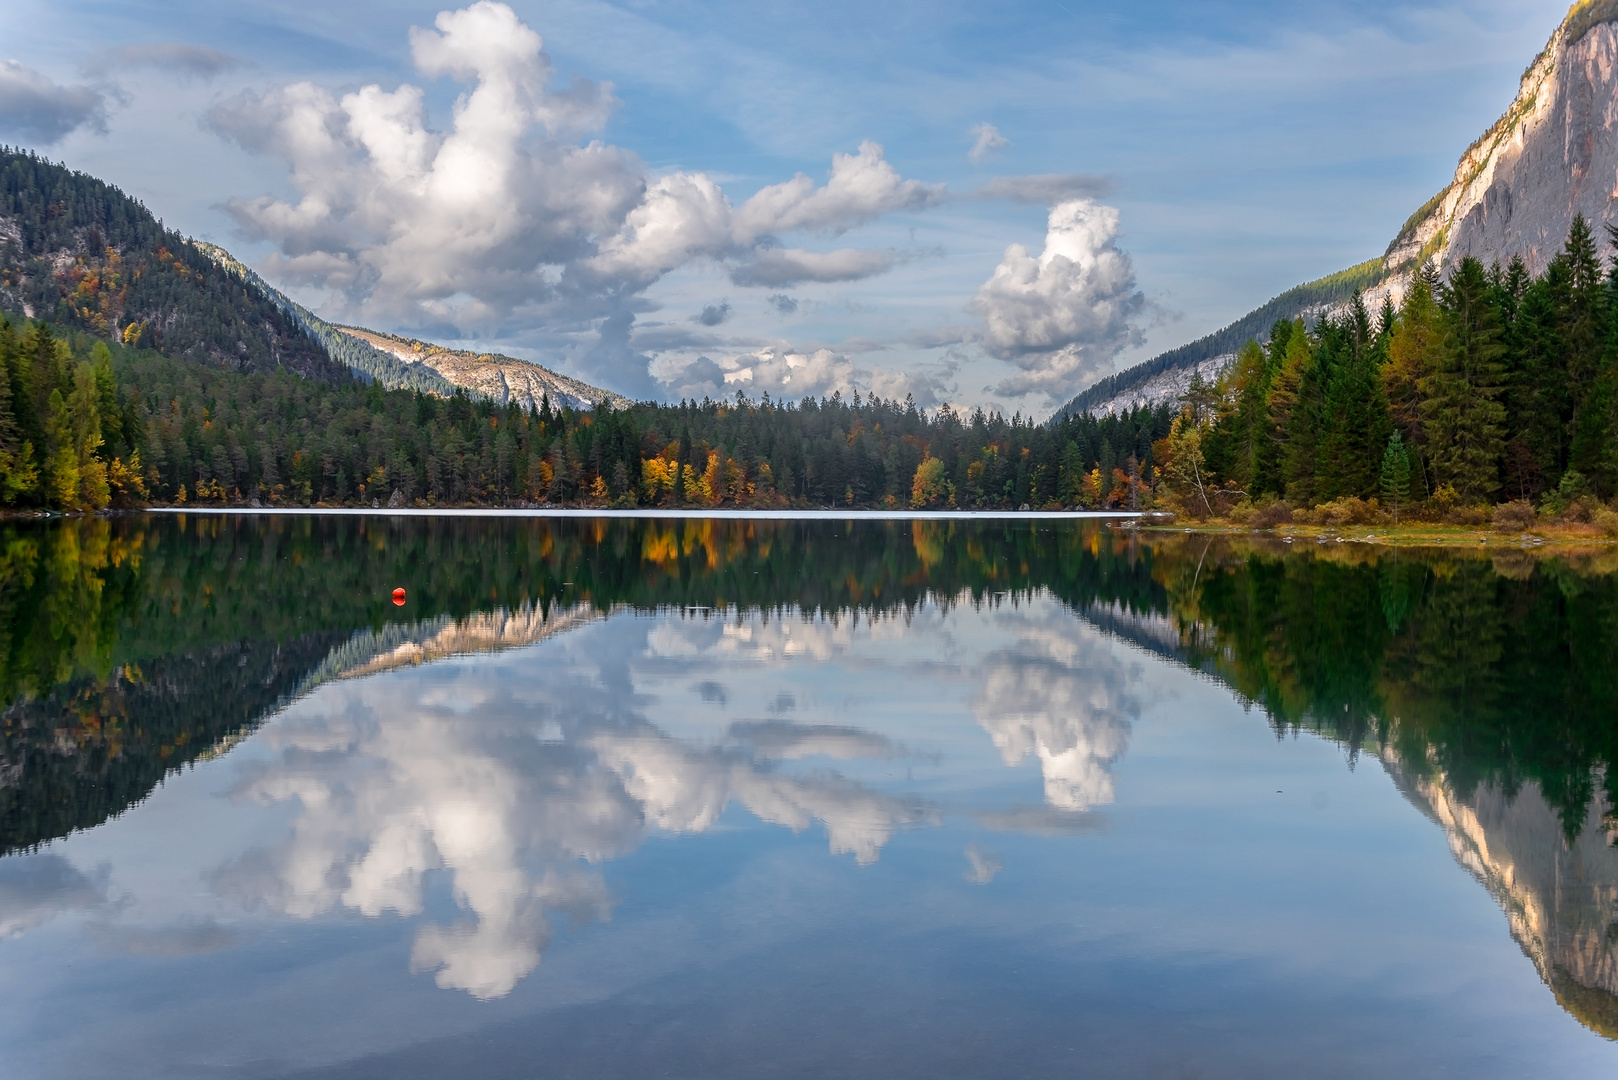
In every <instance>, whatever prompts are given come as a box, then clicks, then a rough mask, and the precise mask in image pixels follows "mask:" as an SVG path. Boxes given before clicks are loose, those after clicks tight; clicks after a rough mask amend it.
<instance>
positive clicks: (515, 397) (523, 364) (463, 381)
mask: <svg viewBox="0 0 1618 1080" xmlns="http://www.w3.org/2000/svg"><path fill="white" fill-rule="evenodd" d="M332 329H333V330H334V331H335V332H336V333H338V334H339V335H341V336H342V337H344V338H346V339H347V340H349V341H351V342H354V343H356V344H358V345H360V346H363V347H364V348H367V349H370V350H372V351H374V352H377V353H380V354H381V355H383V356H386V357H389V358H390V359H393V360H394V361H395V362H397V363H400V364H403V365H405V366H406V367H410V368H413V369H415V370H423V371H431V372H433V373H434V374H436V375H437V376H438V377H440V378H441V379H443V380H445V381H446V382H448V383H451V384H453V385H455V386H461V387H465V388H466V389H467V390H468V391H470V392H471V393H472V394H474V395H475V396H482V397H486V398H489V399H490V400H491V401H493V402H495V403H496V404H498V405H505V404H507V403H508V402H513V401H514V402H516V403H517V404H518V405H521V406H522V407H523V408H525V409H527V408H536V409H537V408H538V407H539V403H540V400H541V399H542V398H543V397H545V396H547V395H548V396H549V397H550V400H551V404H552V405H558V406H560V405H570V406H572V407H573V408H575V409H593V408H595V406H596V404H597V403H598V402H600V401H603V400H605V401H609V402H611V403H612V405H613V407H614V408H618V409H622V408H627V407H628V406H629V405H630V404H632V403H631V402H630V400H629V399H628V398H626V397H624V396H623V395H622V394H614V393H612V392H611V391H609V390H602V389H601V388H599V387H595V386H591V385H590V384H589V383H585V382H580V381H579V380H578V379H570V378H568V377H567V376H566V375H559V374H557V373H556V372H554V371H552V370H551V369H550V368H547V367H542V366H541V365H539V364H535V363H532V362H531V361H528V360H519V359H517V358H516V357H514V356H502V355H501V354H500V353H479V352H472V351H469V350H466V349H450V348H446V347H444V346H442V345H434V344H432V343H431V342H426V341H417V340H416V339H414V338H404V337H398V336H396V335H394V334H384V333H381V332H379V331H376V330H366V329H364V328H363V327H358V326H333V327H332ZM333 355H335V353H334V354H333Z"/></svg>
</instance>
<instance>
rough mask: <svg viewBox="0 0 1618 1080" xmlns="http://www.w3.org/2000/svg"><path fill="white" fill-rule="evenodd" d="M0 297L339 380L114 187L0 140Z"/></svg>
mask: <svg viewBox="0 0 1618 1080" xmlns="http://www.w3.org/2000/svg"><path fill="white" fill-rule="evenodd" d="M0 307H3V308H5V309H7V310H10V311H16V312H21V313H22V314H23V315H24V316H26V317H29V318H38V319H44V320H47V321H50V322H54V323H58V324H60V325H64V326H70V327H76V328H81V329H85V330H90V331H92V332H94V333H97V334H102V335H106V336H111V337H117V338H119V339H121V340H123V341H126V342H128V343H131V344H141V345H147V346H150V347H152V348H154V349H156V350H158V351H159V352H161V353H164V354H166V355H168V356H174V357H181V358H184V359H188V360H195V361H198V362H201V363H207V364H214V365H218V366H223V367H230V368H236V369H240V370H250V371H263V370H272V369H274V368H276V367H286V368H290V369H291V370H293V371H296V372H299V373H300V374H303V375H308V376H312V377H315V378H343V377H346V372H345V371H344V369H343V368H342V367H341V366H340V365H338V364H336V363H333V362H332V360H331V359H330V357H328V356H327V355H326V352H325V350H323V349H322V348H321V347H320V345H319V344H318V343H316V342H315V341H314V340H313V339H312V338H311V337H310V336H309V335H308V334H307V333H306V332H305V331H304V330H303V329H302V328H301V327H299V326H298V324H297V323H296V322H295V321H293V320H292V319H291V318H289V317H288V316H287V314H286V313H285V312H283V311H282V310H280V309H279V308H278V307H277V306H276V305H275V304H273V303H271V302H270V301H269V300H268V299H267V298H266V297H265V296H264V295H263V294H261V293H259V292H258V291H256V290H254V289H251V288H248V287H246V285H245V284H244V283H243V282H242V281H240V280H237V279H235V278H233V277H232V276H231V275H230V274H228V273H226V272H225V271H224V270H223V269H221V268H220V267H219V266H218V265H216V264H215V263H214V262H213V261H212V260H210V259H208V258H207V257H206V256H205V255H204V254H203V253H202V252H201V251H200V250H198V249H197V248H195V247H193V246H192V245H191V243H190V242H189V241H188V240H186V239H185V238H184V237H182V236H181V235H180V234H179V233H176V232H174V231H173V230H171V229H166V228H164V227H163V224H162V222H160V221H158V220H157V219H156V218H155V217H153V216H152V213H151V211H149V210H147V209H146V207H144V206H142V205H141V204H140V203H139V202H137V201H135V200H134V199H131V198H130V197H129V196H127V195H125V194H124V193H123V192H122V191H119V190H118V189H117V188H115V187H113V186H111V185H110V184H106V183H104V182H102V181H100V180H97V179H96V178H95V177H92V176H86V175H85V174H84V173H79V172H73V171H72V170H70V169H68V168H66V167H64V166H62V165H57V164H53V163H51V162H49V161H46V160H44V159H42V158H39V157H37V156H35V155H33V154H31V153H24V152H22V151H18V150H12V149H10V148H0Z"/></svg>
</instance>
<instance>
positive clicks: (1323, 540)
mask: <svg viewBox="0 0 1618 1080" xmlns="http://www.w3.org/2000/svg"><path fill="white" fill-rule="evenodd" d="M1139 528H1140V531H1141V532H1143V533H1157V534H1170V533H1191V534H1193V535H1202V536H1232V537H1252V538H1261V539H1266V540H1273V541H1276V542H1278V543H1291V544H1320V545H1325V544H1332V543H1344V544H1371V545H1373V546H1379V547H1390V548H1396V547H1406V548H1416V547H1423V548H1452V549H1453V548H1459V549H1467V548H1470V549H1472V550H1476V549H1478V548H1480V547H1487V548H1511V549H1512V550H1516V551H1538V550H1542V549H1555V550H1558V551H1565V550H1567V549H1568V548H1581V547H1582V548H1592V547H1594V548H1608V547H1612V546H1614V545H1618V537H1611V536H1606V535H1604V534H1602V533H1600V532H1599V531H1596V530H1594V527H1593V526H1580V525H1563V524H1553V525H1548V526H1545V527H1541V528H1538V529H1535V530H1533V531H1529V532H1519V533H1502V532H1498V531H1496V530H1494V529H1493V528H1490V527H1488V526H1479V525H1440V524H1435V523H1432V522H1425V521H1424V522H1417V523H1413V524H1407V525H1345V526H1337V525H1303V524H1298V525H1287V526H1282V527H1276V528H1269V529H1256V528H1251V527H1248V526H1243V525H1232V524H1228V523H1225V524H1215V523H1211V522H1204V523H1202V524H1199V525H1179V524H1175V525H1141V526H1139Z"/></svg>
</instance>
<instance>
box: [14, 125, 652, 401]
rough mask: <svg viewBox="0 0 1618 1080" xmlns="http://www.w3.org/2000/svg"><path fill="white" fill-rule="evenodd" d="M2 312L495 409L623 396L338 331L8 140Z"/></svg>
mask: <svg viewBox="0 0 1618 1080" xmlns="http://www.w3.org/2000/svg"><path fill="white" fill-rule="evenodd" d="M0 310H4V311H10V312H16V313H20V314H22V315H23V317H25V318H29V319H39V320H42V321H45V322H50V323H53V324H56V325H58V326H63V327H69V328H72V329H76V330H86V331H89V332H91V333H93V334H96V335H99V336H102V337H107V338H111V339H113V340H116V341H120V342H122V343H123V344H125V345H131V346H137V347H144V348H151V349H154V350H156V351H157V352H160V353H162V354H163V355H165V356H170V357H174V358H177V359H183V360H192V361H196V362H198V363H203V364H208V365H211V366H214V367H222V368H228V369H231V370H237V371H248V372H269V371H273V370H275V369H276V368H286V369H288V370H290V371H294V372H297V373H298V374H300V375H303V376H306V377H308V378H313V379H320V380H324V381H341V380H343V379H346V378H348V377H349V376H350V374H352V375H353V376H354V377H357V378H359V379H360V380H361V381H363V382H377V383H381V384H382V385H383V386H386V387H388V388H390V389H401V388H402V389H410V390H420V391H422V392H424V393H430V394H437V395H439V396H442V397H448V396H450V395H452V394H454V393H455V390H456V388H457V387H460V388H464V389H466V390H467V391H468V392H469V393H470V394H471V395H472V396H473V397H487V398H489V399H491V400H492V401H494V402H495V403H497V404H501V405H504V404H507V403H508V402H513V401H514V402H516V403H517V404H519V405H521V406H522V407H523V408H528V407H529V406H535V407H537V406H538V405H539V403H540V400H541V398H542V397H543V396H544V395H546V394H549V395H550V398H551V401H552V402H553V403H555V404H557V405H570V406H572V407H573V408H575V409H590V408H594V407H595V405H596V403H597V402H600V401H602V400H603V399H605V400H608V401H611V402H612V403H613V404H614V405H615V406H624V405H627V404H629V401H628V399H627V398H624V397H622V396H621V395H618V394H613V393H609V392H608V391H605V390H601V389H598V388H597V387H594V386H591V385H589V384H588V383H583V382H580V381H578V380H577V379H570V378H568V377H567V376H565V375H559V374H557V373H556V372H554V371H551V370H550V369H548V368H545V367H541V366H540V365H538V364H531V363H528V362H527V361H523V360H518V359H515V358H513V357H509V356H500V355H490V354H482V353H473V352H462V351H458V350H455V349H447V348H443V347H441V346H438V345H431V344H428V343H426V342H421V341H413V340H408V339H405V338H398V337H393V336H392V335H389V334H382V333H377V332H375V331H371V330H364V329H360V328H357V327H335V326H333V325H332V324H330V323H328V322H325V321H324V320H322V319H321V318H319V317H318V316H316V315H315V314H314V313H313V312H310V311H309V310H307V309H306V308H304V307H303V306H301V305H300V304H298V303H296V302H295V301H293V300H292V299H290V298H289V297H287V296H285V295H283V294H282V293H281V292H279V291H278V290H276V289H275V288H273V287H272V286H271V285H270V284H269V283H268V282H266V281H264V280H263V279H262V278H261V277H259V276H258V275H257V274H255V273H254V272H253V271H252V270H250V269H248V268H247V267H246V266H243V265H242V264H241V263H240V262H238V261H237V260H236V259H234V258H232V257H231V255H230V253H229V252H227V251H225V250H224V249H223V248H221V247H218V246H216V245H213V244H208V243H202V242H200V241H193V240H190V239H188V238H186V237H184V236H181V235H180V234H179V233H177V232H175V231H174V230H172V229H169V228H166V227H165V226H164V225H163V223H162V222H161V221H160V220H158V219H157V217H156V216H154V215H153V214H152V212H151V211H150V210H148V209H147V208H146V207H145V206H144V205H142V204H141V203H140V202H139V201H137V200H135V199H132V198H130V197H129V196H128V195H126V194H124V193H123V192H122V191H120V190H118V189H117V188H116V187H113V186H112V185H110V184H108V183H106V182H104V181H102V180H98V179H96V178H95V177H93V176H89V175H86V174H85V173H80V172H74V171H73V170H71V169H68V168H66V167H65V166H63V165H59V164H56V163H54V162H50V161H47V160H45V159H44V158H41V157H38V156H37V155H35V154H33V153H29V152H26V151H22V150H14V149H11V148H7V147H0Z"/></svg>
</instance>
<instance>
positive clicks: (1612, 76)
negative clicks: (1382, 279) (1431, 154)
mask: <svg viewBox="0 0 1618 1080" xmlns="http://www.w3.org/2000/svg"><path fill="white" fill-rule="evenodd" d="M1614 20H1618V0H1581V2H1580V3H1577V4H1575V5H1574V6H1573V8H1572V10H1571V11H1569V12H1568V16H1567V18H1566V19H1565V20H1564V21H1563V23H1562V25H1561V26H1560V27H1558V28H1557V30H1556V33H1554V34H1553V35H1551V40H1550V42H1549V43H1548V44H1547V45H1546V46H1545V48H1544V50H1543V51H1542V52H1541V53H1540V54H1539V55H1538V56H1537V57H1535V58H1534V62H1533V63H1532V64H1530V65H1529V66H1528V70H1527V71H1525V72H1524V73H1523V77H1522V83H1521V85H1520V87H1519V88H1518V91H1517V97H1516V100H1514V101H1513V102H1512V103H1511V107H1510V108H1508V109H1507V110H1506V111H1505V114H1504V115H1503V116H1501V117H1500V119H1499V120H1497V121H1495V123H1494V125H1493V126H1492V127H1491V128H1489V130H1488V131H1486V132H1484V133H1483V135H1482V136H1481V137H1480V138H1479V139H1478V140H1477V141H1476V142H1474V143H1473V144H1472V145H1471V146H1469V147H1468V148H1467V150H1466V152H1465V153H1464V154H1462V155H1461V160H1460V162H1459V163H1458V164H1457V165H1456V167H1455V176H1454V178H1453V179H1452V180H1451V181H1450V183H1449V185H1448V186H1447V187H1445V188H1444V190H1443V191H1441V192H1439V193H1438V194H1437V195H1435V196H1434V197H1433V198H1432V199H1431V200H1429V201H1428V203H1427V204H1426V205H1425V206H1423V207H1422V208H1421V209H1420V210H1418V211H1416V213H1414V214H1412V215H1411V217H1410V220H1409V221H1407V222H1406V223H1405V226H1404V228H1403V229H1401V230H1400V231H1399V235H1398V236H1396V237H1394V239H1393V242H1392V243H1391V244H1389V245H1388V250H1387V252H1386V254H1385V255H1384V256H1383V267H1384V271H1385V273H1386V274H1387V275H1388V282H1387V284H1386V285H1385V286H1384V287H1383V291H1389V290H1391V291H1392V292H1394V293H1395V294H1400V293H1402V292H1403V287H1404V283H1405V282H1407V281H1408V280H1409V275H1410V273H1411V271H1413V270H1414V269H1415V268H1416V267H1417V266H1419V265H1421V264H1422V263H1424V262H1426V261H1427V260H1428V259H1437V260H1438V263H1439V265H1440V266H1441V267H1442V268H1443V269H1446V270H1447V269H1449V268H1450V267H1452V266H1454V265H1455V264H1456V263H1458V262H1460V261H1461V260H1462V259H1463V258H1465V257H1467V256H1469V255H1470V256H1473V257H1475V258H1477V259H1480V260H1482V261H1483V262H1484V263H1486V264H1487V263H1492V262H1494V261H1496V260H1498V261H1500V262H1502V263H1504V262H1507V261H1509V260H1510V259H1511V258H1512V257H1513V256H1517V255H1520V256H1522V258H1523V261H1524V262H1525V263H1527V264H1528V269H1529V270H1530V271H1532V272H1534V273H1539V272H1540V271H1542V270H1544V268H1545V265H1546V263H1548V262H1549V261H1550V260H1551V258H1553V257H1554V256H1555V254H1556V252H1557V251H1558V250H1559V249H1560V248H1561V246H1562V243H1563V241H1565V240H1566V239H1567V233H1568V228H1569V227H1570V226H1571V225H1572V223H1573V216H1574V215H1575V214H1583V215H1584V217H1585V218H1586V219H1588V220H1589V221H1590V222H1591V223H1592V224H1593V225H1596V226H1598V227H1599V226H1600V225H1601V224H1604V223H1607V222H1612V223H1614V224H1618V201H1615V200H1618V23H1615V21H1614Z"/></svg>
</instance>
